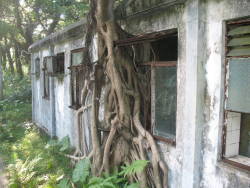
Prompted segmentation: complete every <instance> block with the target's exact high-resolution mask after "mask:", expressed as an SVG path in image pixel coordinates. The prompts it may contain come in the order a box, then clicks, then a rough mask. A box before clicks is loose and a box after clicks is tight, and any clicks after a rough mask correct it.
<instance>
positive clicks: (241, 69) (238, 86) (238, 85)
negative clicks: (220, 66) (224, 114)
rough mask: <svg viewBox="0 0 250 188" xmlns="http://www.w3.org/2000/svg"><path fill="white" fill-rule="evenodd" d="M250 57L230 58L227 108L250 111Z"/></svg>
mask: <svg viewBox="0 0 250 188" xmlns="http://www.w3.org/2000/svg"><path fill="white" fill-rule="evenodd" d="M249 83H250V58H237V59H236V58H234V59H230V60H229V82H228V100H227V107H226V109H227V110H231V111H236V112H244V113H250V97H249V93H250V84H249Z"/></svg>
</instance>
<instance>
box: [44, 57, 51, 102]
mask: <svg viewBox="0 0 250 188" xmlns="http://www.w3.org/2000/svg"><path fill="white" fill-rule="evenodd" d="M42 71H43V98H45V99H49V73H48V57H44V60H43V69H42Z"/></svg>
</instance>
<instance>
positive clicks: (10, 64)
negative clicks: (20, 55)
mask: <svg viewBox="0 0 250 188" xmlns="http://www.w3.org/2000/svg"><path fill="white" fill-rule="evenodd" d="M6 55H7V58H8V63H9V68H10V72H11V73H12V74H14V73H15V70H14V61H13V59H12V56H11V53H10V49H7V50H6Z"/></svg>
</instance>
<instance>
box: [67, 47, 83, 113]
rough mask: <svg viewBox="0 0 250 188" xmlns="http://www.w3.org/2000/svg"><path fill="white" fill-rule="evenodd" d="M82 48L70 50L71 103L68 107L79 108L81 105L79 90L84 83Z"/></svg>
mask: <svg viewBox="0 0 250 188" xmlns="http://www.w3.org/2000/svg"><path fill="white" fill-rule="evenodd" d="M83 51H84V48H81V49H77V50H73V51H71V66H70V67H69V69H70V72H71V83H70V85H71V105H70V108H73V109H76V110H77V109H79V108H80V106H81V104H80V103H81V91H82V88H83V84H84V70H83V62H82V61H83Z"/></svg>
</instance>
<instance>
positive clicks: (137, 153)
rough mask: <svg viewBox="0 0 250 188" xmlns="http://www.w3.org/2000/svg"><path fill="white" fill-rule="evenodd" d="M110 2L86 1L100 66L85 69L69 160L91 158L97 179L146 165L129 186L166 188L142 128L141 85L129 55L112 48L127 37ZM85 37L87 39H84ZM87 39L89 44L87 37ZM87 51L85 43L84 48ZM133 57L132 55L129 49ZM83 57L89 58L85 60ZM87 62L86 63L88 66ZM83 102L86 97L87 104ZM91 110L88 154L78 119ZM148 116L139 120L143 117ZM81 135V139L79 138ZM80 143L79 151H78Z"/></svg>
mask: <svg viewBox="0 0 250 188" xmlns="http://www.w3.org/2000/svg"><path fill="white" fill-rule="evenodd" d="M113 4H114V1H113V0H100V1H97V0H91V1H90V6H91V11H90V14H89V15H92V16H91V17H90V18H91V21H90V23H92V24H93V25H95V27H94V26H93V25H91V27H90V28H91V29H92V31H93V29H94V28H96V30H97V33H98V42H99V45H98V46H99V49H98V52H99V55H98V56H99V61H98V62H96V63H95V64H92V65H91V62H89V63H87V65H91V66H89V67H88V68H87V73H85V75H84V79H85V83H84V87H83V90H82V92H81V101H82V107H81V108H80V109H79V110H78V111H77V112H76V116H75V117H76V119H75V122H76V133H77V138H78V139H79V140H77V143H78V145H77V146H76V152H75V153H74V155H73V156H68V157H70V158H71V159H73V160H80V159H83V158H85V157H91V160H92V173H93V174H94V175H97V176H98V175H101V173H102V172H106V173H110V172H111V171H112V170H114V169H115V168H116V169H117V168H119V167H120V166H121V165H124V164H130V163H131V162H132V161H134V160H149V161H150V164H149V165H148V167H147V168H146V170H145V171H143V172H141V173H138V174H136V175H135V176H133V177H130V181H139V182H140V186H141V187H142V188H145V187H153V188H154V187H155V188H166V187H167V184H168V181H167V180H168V168H167V166H166V164H165V163H164V161H163V160H162V159H161V156H160V154H159V151H158V148H157V144H156V142H155V140H154V138H153V136H152V135H151V134H150V133H149V132H148V131H147V130H146V128H145V127H144V126H143V125H142V123H141V120H140V118H141V116H142V112H141V111H142V110H141V109H143V105H142V104H141V101H146V100H145V97H146V96H148V93H146V94H144V93H145V92H150V91H148V90H147V89H145V88H144V89H145V91H143V87H142V85H145V84H143V83H142V81H141V80H140V79H139V75H138V72H137V69H136V67H135V66H136V64H135V62H134V60H133V57H130V55H129V54H128V51H129V50H131V49H128V48H129V47H127V48H123V49H121V48H119V47H117V46H114V41H116V40H118V39H122V38H123V39H124V38H126V37H127V33H126V32H124V31H123V30H122V29H121V28H120V26H118V24H116V22H115V19H114V14H113ZM87 35H88V34H87ZM87 39H89V38H88V37H87ZM90 45H91V40H88V41H87V44H86V47H87V48H88V47H89V46H90ZM133 52H134V53H135V50H134V49H133ZM85 55H87V56H90V55H89V52H88V54H85ZM90 59H91V58H85V61H88V60H89V61H90ZM103 89H105V99H104V105H103V107H104V111H105V112H104V121H103V122H100V121H99V119H98V115H99V108H100V105H101V104H100V98H101V93H102V92H101V91H102V90H103ZM87 96H91V97H92V100H91V104H88V102H89V100H88V97H87ZM88 108H91V122H90V124H91V127H90V129H91V130H90V134H91V148H90V149H87V148H88V146H87V144H86V132H85V129H84V126H87V125H85V124H84V123H83V117H84V116H83V114H84V113H85V111H86V110H87V109H88ZM147 115H148V114H143V116H147ZM80 132H81V133H82V135H80ZM80 143H82V145H83V146H84V147H83V148H80V145H81V144H80Z"/></svg>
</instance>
